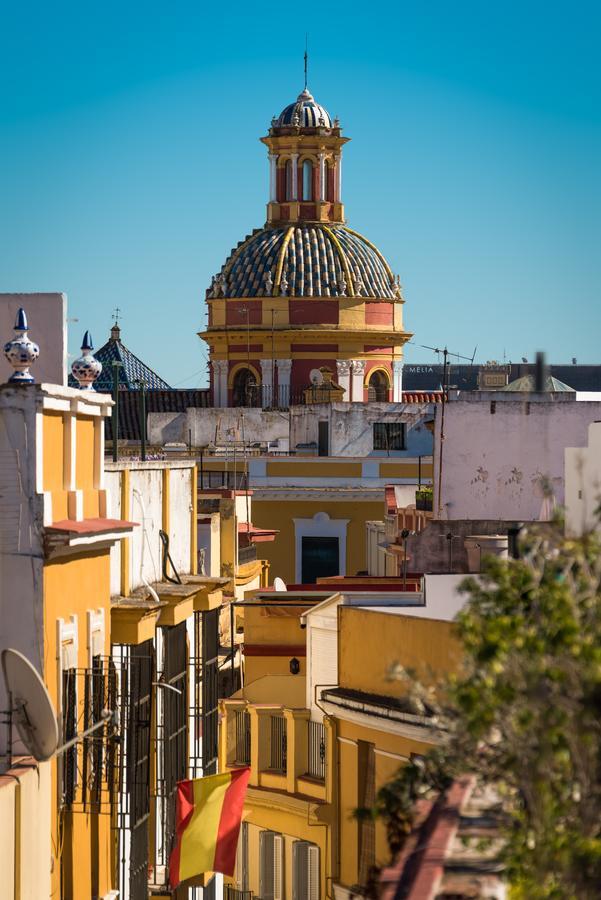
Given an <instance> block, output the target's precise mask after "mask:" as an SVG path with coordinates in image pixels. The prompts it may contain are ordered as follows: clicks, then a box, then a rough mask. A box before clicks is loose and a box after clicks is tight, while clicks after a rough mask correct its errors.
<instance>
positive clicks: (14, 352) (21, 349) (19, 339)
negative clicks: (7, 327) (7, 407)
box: [4, 308, 40, 384]
mask: <svg viewBox="0 0 601 900" xmlns="http://www.w3.org/2000/svg"><path fill="white" fill-rule="evenodd" d="M4 355H5V356H6V358H7V360H8V361H9V363H10V364H11V366H12V367H13V369H14V370H15V371H14V372H13V374H12V375H11V376H10V378H9V379H8V380H9V382H11V383H12V384H34V383H35V378H34V377H33V375H32V374H31V372H30V371H29V367H30V366H31V365H32V364H33V363H34V362H35V361H36V359H37V358H38V356H39V355H40V348H39V347H38V345H37V344H34V342H33V341H30V340H29V338H28V337H27V316H26V315H25V310H24V309H23V308H21V309H19V311H18V312H17V319H16V321H15V336H14V338H13V339H12V341H9V342H8V343H7V344H5V345H4Z"/></svg>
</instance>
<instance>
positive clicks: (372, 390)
mask: <svg viewBox="0 0 601 900" xmlns="http://www.w3.org/2000/svg"><path fill="white" fill-rule="evenodd" d="M388 389H389V382H388V378H387V376H386V374H385V372H382V370H381V369H377V370H376V371H375V372H372V374H371V375H370V376H369V382H368V387H367V399H368V400H370V401H376V402H380V403H386V402H387V401H388Z"/></svg>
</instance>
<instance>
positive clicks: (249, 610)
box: [220, 579, 459, 900]
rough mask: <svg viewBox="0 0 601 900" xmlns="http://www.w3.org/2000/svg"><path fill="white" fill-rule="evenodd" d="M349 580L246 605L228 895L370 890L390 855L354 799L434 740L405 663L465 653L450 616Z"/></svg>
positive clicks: (230, 734) (419, 667) (431, 669)
mask: <svg viewBox="0 0 601 900" xmlns="http://www.w3.org/2000/svg"><path fill="white" fill-rule="evenodd" d="M347 581H348V584H349V587H348V589H347V590H346V593H345V587H344V584H345V580H344V579H342V580H341V583H340V587H339V588H337V589H336V590H337V592H336V593H332V591H333V590H335V588H334V587H333V586H332V585H329V586H328V585H326V584H320V585H318V586H314V589H313V590H308V589H303V590H302V591H301V590H291V591H289V592H271V593H270V592H263V593H261V594H260V595H258V596H257V597H256V599H255V601H250V602H248V603H246V604H245V607H244V641H245V648H246V647H247V646H248V648H249V650H250V654H249V656H248V657H246V658H245V682H244V687H243V689H242V690H241V691H239V692H237V694H235V695H234V696H233V697H231V698H229V699H228V700H224V701H222V702H221V733H220V766H221V768H222V769H226V768H227V767H230V766H237V765H250V768H251V780H250V787H249V792H248V796H247V802H246V805H245V814H244V824H243V828H242V832H241V838H240V843H239V852H238V865H237V870H236V874H235V877H234V879H233V880H232V883H231V884H230V885H228V886H227V888H226V890H227V892H228V893H229V896H230V900H235V898H238V897H242V898H244V897H249V896H251V895H252V896H259V897H261V898H263V900H275V898H276V897H278V898H282V900H283V898H295V900H298V898H308V900H319V898H326V897H332V896H336V897H341V898H346V897H350V896H358V895H359V896H360V895H362V894H364V893H365V890H366V885H367V882H368V880H369V876H370V871H371V869H372V867H373V866H375V865H382V864H385V863H388V862H389V855H388V846H387V842H386V832H385V827H384V825H383V823H381V822H374V820H373V819H369V818H368V819H366V818H361V817H357V816H356V815H355V811H356V810H357V809H359V808H365V807H371V806H373V804H374V802H375V798H376V794H377V791H378V790H379V788H380V787H381V786H382V785H384V784H385V783H386V782H387V781H388V780H390V779H391V778H392V777H393V776H394V774H395V773H396V771H398V769H399V767H400V766H402V765H403V764H404V763H405V762H406V761H407V760H409V759H410V758H411V756H412V755H414V754H421V753H424V752H426V751H427V750H428V749H429V748H430V747H431V746H432V745H433V744H434V743H436V741H437V740H438V739H439V737H438V734H437V732H436V729H435V728H434V727H433V725H432V722H431V721H428V714H427V712H424V711H423V710H421V711H420V710H419V709H417V708H416V707H415V706H414V705H413V700H412V698H411V696H410V693H411V683H410V679H409V678H408V677H405V674H404V673H406V672H407V671H408V670H415V671H416V673H418V677H419V676H421V677H422V678H423V680H424V681H425V682H426V683H431V682H432V679H438V678H439V677H442V676H443V675H444V674H445V673H447V672H449V671H450V670H452V669H454V668H455V667H456V666H457V665H458V663H459V648H458V645H457V643H456V640H455V638H454V635H453V626H452V624H451V623H449V622H448V621H442V620H436V619H428V618H426V617H424V616H423V615H416V614H415V613H414V612H412V607H417V608H421V607H422V606H423V603H422V602H421V599H422V598H420V597H419V596H416V594H415V592H412V593H411V592H410V593H405V594H403V592H402V590H401V588H400V585H399V590H398V592H397V593H395V592H394V591H390V585H389V583H388V584H387V585H386V586H385V587H383V586H382V585H379V584H378V581H377V579H373V580H370V579H363V581H364V583H363V584H362V585H361V587H360V588H359V587H358V586H357V585H354V586H352V585H351V581H352V580H351V579H348V580H347ZM378 590H379V591H380V593H378ZM376 603H377V604H378V605H377V606H376V605H375V604H376ZM380 604H381V605H380ZM422 611H423V610H422Z"/></svg>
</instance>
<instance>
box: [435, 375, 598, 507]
mask: <svg viewBox="0 0 601 900" xmlns="http://www.w3.org/2000/svg"><path fill="white" fill-rule="evenodd" d="M538 396H539V399H537V395H530V397H524V398H520V399H515V397H514V396H513V395H511V397H510V395H508V394H505V395H504V396H503V395H501V394H500V392H495V393H492V392H483V391H482V392H473V393H469V394H462V395H460V396H459V398H458V399H452V400H451V401H450V402H449V403H448V404H447V405H446V410H445V429H444V430H445V440H444V446H443V472H442V507H443V512H442V516H443V518H447V519H499V520H509V521H511V520H516V519H517V520H523V521H533V520H544V519H548V518H549V517H550V515H551V514H552V510H553V504H554V502H555V503H557V504H563V503H564V498H565V492H564V450H565V448H566V447H582V446H584V445H585V444H586V443H587V438H588V427H589V425H590V423H591V422H594V421H595V420H598V419H601V403H597V402H595V403H587V402H582V403H577V402H576V401H575V399H573V397H570V396H569V395H561V394H560V395H557V394H556V395H544V399H540V395H538ZM505 398H507V399H505ZM440 431H441V409H440V408H438V409H437V410H436V438H435V454H434V482H435V485H434V503H435V505H436V503H437V498H438V471H439V455H438V454H439V450H440ZM545 484H548V485H549V486H550V487H551V489H552V491H553V495H554V501H553V500H549V499H545V491H544V485H545Z"/></svg>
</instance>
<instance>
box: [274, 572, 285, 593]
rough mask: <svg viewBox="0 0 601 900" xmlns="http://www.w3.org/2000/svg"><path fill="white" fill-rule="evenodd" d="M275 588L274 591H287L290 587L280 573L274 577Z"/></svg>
mask: <svg viewBox="0 0 601 900" xmlns="http://www.w3.org/2000/svg"><path fill="white" fill-rule="evenodd" d="M273 589H274V591H287V590H288V588H287V587H286V582H285V581H284V580H283V578H280V576H279V575H278V576H277V578H275V579H274V582H273Z"/></svg>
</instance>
